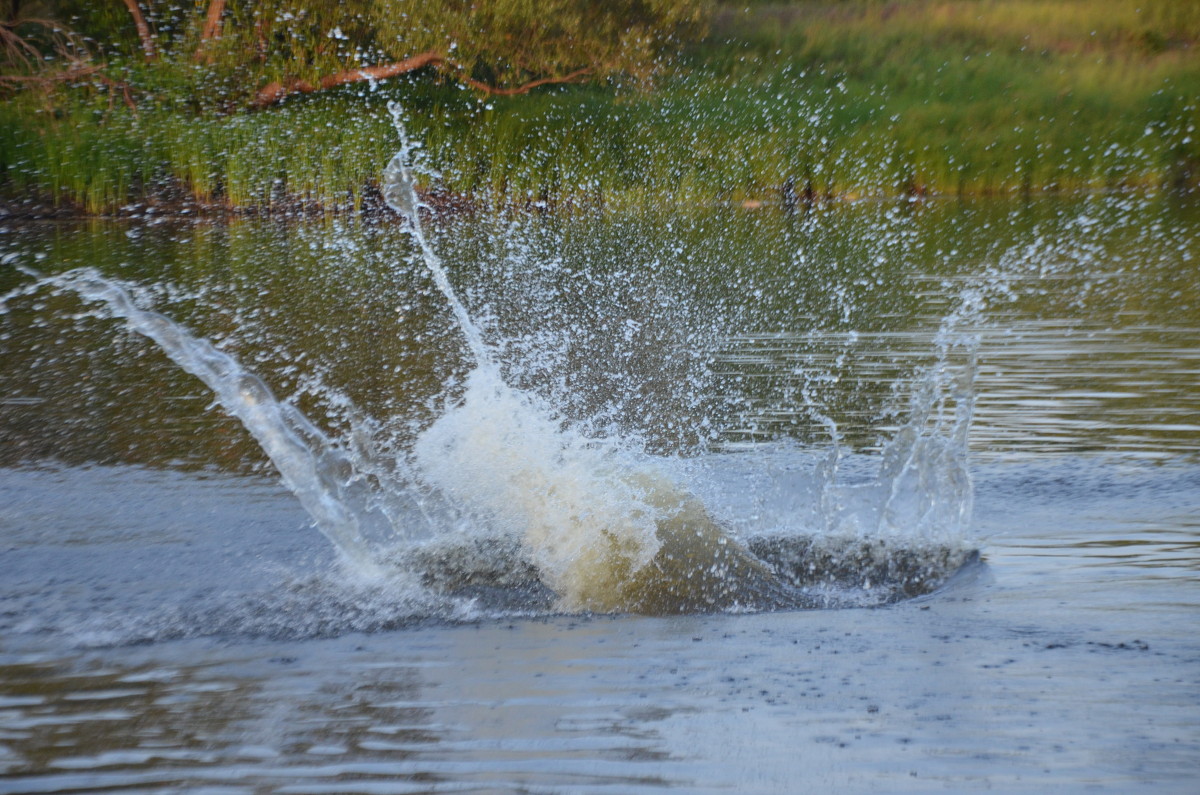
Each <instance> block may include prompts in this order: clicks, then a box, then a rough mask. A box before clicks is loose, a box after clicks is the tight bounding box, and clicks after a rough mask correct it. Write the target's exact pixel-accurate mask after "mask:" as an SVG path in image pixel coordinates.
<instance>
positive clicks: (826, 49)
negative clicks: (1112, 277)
mask: <svg viewBox="0 0 1200 795" xmlns="http://www.w3.org/2000/svg"><path fill="white" fill-rule="evenodd" d="M1198 40H1200V10H1197V9H1195V8H1191V7H1189V5H1188V4H1178V3H1169V2H1157V3H1156V2H1143V3H1132V2H1125V0H1105V1H1104V2H1099V3H1095V2H1093V3H1082V2H1065V3H1047V2H1016V1H1015V0H997V1H996V2H985V3H980V2H966V1H965V0H960V2H950V3H936V4H935V3H932V2H915V3H908V4H904V5H897V4H886V5H885V4H881V3H847V2H823V3H818V2H798V3H786V4H771V3H757V4H750V5H748V6H745V4H739V6H737V7H734V6H724V5H723V6H720V7H719V9H718V11H717V12H716V14H715V16H714V17H713V20H712V24H711V27H710V32H709V35H708V36H707V38H706V39H705V40H703V41H702V42H699V43H696V44H694V45H691V46H690V47H689V48H688V49H687V50H686V52H685V53H684V55H683V56H682V57H681V58H680V59H679V60H678V61H676V62H675V63H673V64H671V65H669V66H665V67H664V68H663V70H662V74H661V76H660V79H659V81H658V85H657V87H655V88H654V89H652V90H643V89H640V88H630V87H625V86H621V85H617V84H608V85H586V86H569V87H563V86H560V87H547V88H545V89H541V90H539V92H536V93H533V94H530V95H525V96H515V97H487V96H484V95H481V94H478V93H476V92H473V91H469V90H463V89H462V88H461V87H459V86H457V85H452V84H437V83H435V82H434V80H433V78H432V77H431V76H430V75H428V74H423V73H417V74H414V75H410V76H408V77H401V78H395V79H393V80H390V81H386V82H381V83H376V84H374V85H365V84H358V85H352V86H345V87H343V88H340V89H336V90H331V91H327V92H320V93H317V94H313V95H308V96H302V97H294V98H291V99H289V100H288V101H286V102H285V103H283V104H281V105H279V106H277V107H272V108H268V109H265V110H260V111H256V112H248V111H241V112H233V113H226V114H216V113H213V112H206V113H197V112H196V111H194V110H193V109H191V108H189V106H188V103H187V102H186V97H184V96H182V95H181V94H180V91H181V89H179V88H178V87H177V86H176V87H175V88H165V87H163V86H164V85H165V84H167V83H169V81H164V80H163V78H162V72H161V70H163V69H165V70H168V71H169V70H170V69H172V68H176V71H178V72H179V73H180V74H179V75H176V77H178V78H179V79H180V80H182V79H183V78H182V77H181V75H183V74H185V72H186V70H188V69H191V68H192V67H191V66H190V65H187V66H185V65H182V64H180V65H178V66H177V67H171V66H169V65H166V66H160V67H156V68H158V69H159V70H160V72H159V73H156V74H155V75H153V76H152V75H150V74H149V73H148V69H147V67H145V66H144V65H135V64H113V65H111V67H110V68H109V69H108V72H109V73H111V74H113V75H116V76H117V77H118V78H119V79H120V83H121V85H122V86H123V87H129V89H130V92H131V94H130V95H131V96H132V97H133V98H134V99H135V101H133V102H130V103H126V102H125V101H123V99H124V98H123V95H122V94H121V92H120V91H118V89H117V88H115V87H114V86H113V85H107V84H96V85H91V84H87V83H86V82H84V83H80V84H77V85H74V86H70V87H61V88H59V89H58V90H57V91H56V93H55V94H54V96H53V97H47V96H45V95H41V94H35V93H34V92H31V91H25V92H22V93H20V94H17V95H15V96H13V97H10V98H9V99H8V100H7V101H6V102H5V103H3V106H2V109H0V174H2V175H3V178H2V184H3V187H2V188H0V192H2V193H3V194H5V195H6V197H7V198H8V204H9V205H10V206H14V205H18V206H19V205H20V204H21V203H26V204H29V205H31V206H32V205H40V206H42V207H48V208H51V211H52V212H58V209H57V208H63V207H66V208H70V209H71V211H72V212H75V213H78V212H83V213H88V214H98V213H109V214H112V213H119V212H120V211H121V208H122V207H126V206H131V205H132V206H139V205H146V206H156V205H168V206H182V205H187V204H189V203H190V204H191V205H192V206H194V207H196V208H207V210H208V211H211V212H221V213H224V212H229V211H251V212H255V213H287V214H294V213H295V212H297V211H302V212H303V213H304V214H308V213H317V214H324V213H331V212H334V213H336V212H362V211H364V210H367V211H369V209H370V208H371V206H372V204H373V202H374V198H373V197H374V194H375V193H376V192H377V181H378V175H379V171H380V169H381V167H382V164H383V163H385V162H386V161H387V159H388V158H389V157H390V156H391V155H392V154H393V152H394V150H395V148H396V146H397V141H396V137H395V134H394V131H393V130H392V128H391V118H390V116H389V114H388V113H387V109H386V106H387V103H388V102H389V101H396V102H399V103H400V104H401V105H402V106H403V107H404V108H405V111H406V114H407V118H408V125H409V127H410V131H411V132H412V134H413V135H414V137H415V138H417V139H418V140H421V141H423V142H424V144H425V147H426V151H427V153H428V163H429V164H430V166H431V168H436V169H437V170H438V171H439V172H440V173H439V175H438V177H437V182H438V183H439V184H441V185H442V186H444V189H445V190H447V191H449V192H450V193H451V194H455V195H459V196H465V197H473V198H475V199H477V200H480V201H499V202H501V203H526V202H528V203H541V204H544V205H546V206H554V205H556V204H560V203H567V204H576V205H578V204H583V205H587V206H601V205H602V206H605V207H622V206H636V205H643V204H646V203H648V202H657V203H668V204H669V203H677V204H680V205H683V204H691V203H703V204H711V203H714V202H719V203H731V204H745V203H751V204H753V203H761V204H763V205H771V204H779V205H787V204H789V203H792V202H802V201H805V200H814V201H819V200H822V199H827V198H862V197H870V196H901V195H932V194H942V195H946V194H948V195H984V194H1013V193H1033V192H1042V191H1059V192H1067V191H1077V190H1095V189H1112V188H1128V187H1139V188H1168V189H1190V188H1193V187H1194V186H1195V185H1196V182H1197V180H1200V136H1198V135H1197V134H1196V126H1197V125H1198V124H1200V102H1197V99H1196V97H1195V91H1194V86H1196V85H1200V56H1198V55H1197V41H1198ZM122 90H124V89H122ZM426 181H427V182H429V183H431V184H432V183H433V181H434V178H433V177H432V176H429V177H427V178H426Z"/></svg>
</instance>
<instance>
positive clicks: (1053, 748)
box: [0, 197, 1200, 792]
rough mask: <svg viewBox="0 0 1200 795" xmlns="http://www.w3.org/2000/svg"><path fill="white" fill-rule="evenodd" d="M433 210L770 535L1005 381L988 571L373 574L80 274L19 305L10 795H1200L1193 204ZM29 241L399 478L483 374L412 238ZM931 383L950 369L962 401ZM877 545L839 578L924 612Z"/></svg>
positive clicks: (987, 416) (814, 515) (503, 343)
mask: <svg viewBox="0 0 1200 795" xmlns="http://www.w3.org/2000/svg"><path fill="white" fill-rule="evenodd" d="M435 237H436V238H437V239H436V241H435V242H436V244H437V245H438V247H439V250H440V251H441V252H442V256H443V258H444V260H445V261H446V262H447V264H448V266H449V268H450V270H451V277H452V279H453V280H454V282H455V285H456V286H457V287H458V289H459V291H460V293H461V294H462V295H463V297H464V299H465V303H466V304H467V306H468V309H469V310H470V311H471V313H472V315H473V316H474V317H475V318H476V319H477V320H478V321H479V322H480V324H481V326H482V327H483V329H484V332H485V337H486V338H487V339H488V340H489V341H491V342H492V343H493V344H494V345H496V347H497V350H498V351H499V358H500V360H501V361H503V362H504V363H505V367H506V377H507V379H508V380H509V381H510V382H511V383H513V384H514V385H516V386H519V387H521V388H524V389H528V390H530V391H531V392H534V393H536V394H539V395H542V396H544V397H545V399H546V400H547V401H552V402H553V404H554V405H555V406H556V407H557V408H558V409H559V410H560V411H561V418H562V421H563V422H564V423H566V424H574V425H579V426H581V427H586V428H587V429H589V430H590V432H592V433H595V434H597V435H602V434H609V435H617V436H620V437H621V438H625V439H637V440H638V445H639V446H640V447H641V448H644V449H646V450H649V451H650V452H652V453H653V454H654V455H655V456H658V457H661V458H662V460H663V461H664V466H666V467H668V468H669V469H670V471H671V472H673V473H675V474H676V476H677V477H679V478H680V479H681V480H683V481H684V482H686V483H687V484H688V485H689V488H690V489H691V490H692V491H693V492H694V493H695V494H697V495H698V496H699V497H700V498H702V499H703V500H704V502H705V504H706V505H707V506H708V508H709V509H710V510H711V511H713V512H714V514H716V515H717V516H718V517H719V518H720V519H721V520H722V521H724V522H725V523H726V524H727V525H728V526H729V527H730V528H731V531H732V532H733V533H734V534H735V536H736V537H738V538H742V539H751V540H753V539H759V540H760V542H761V540H762V539H764V538H774V537H777V534H778V533H779V532H782V531H784V530H786V531H789V532H790V531H794V530H796V529H797V528H801V529H805V530H806V532H807V531H813V532H815V529H816V528H817V525H818V524H819V521H818V519H819V518H820V515H822V514H821V513H820V511H819V510H818V508H817V507H814V503H815V502H818V501H820V499H821V497H822V495H826V496H828V494H831V493H834V492H829V491H828V490H823V488H822V486H823V484H825V483H826V481H825V480H824V478H825V475H823V474H822V470H821V467H822V464H823V462H827V461H828V460H829V459H828V454H829V450H830V449H831V448H830V445H831V442H830V429H831V428H833V427H836V432H837V434H838V436H839V438H840V440H841V445H842V451H843V452H842V458H841V461H840V463H839V469H840V474H839V476H838V477H839V478H840V482H841V483H842V484H843V487H844V488H843V489H842V490H841V491H838V492H836V495H840V496H838V499H841V500H842V501H843V502H848V503H854V501H855V500H859V499H862V500H866V499H867V497H866V496H862V495H865V494H868V493H869V492H871V488H872V487H873V485H877V484H876V481H875V480H873V478H875V477H876V475H875V473H876V471H877V467H878V465H879V462H880V459H881V457H882V455H883V453H882V452H881V451H883V450H884V449H885V448H886V447H887V445H888V443H889V441H890V440H892V439H894V438H895V434H896V433H897V429H899V428H902V427H903V426H904V423H905V422H906V421H907V420H908V418H909V417H910V412H911V406H912V405H914V400H915V402H916V404H917V405H924V406H926V407H932V409H933V414H934V415H936V413H937V411H939V410H940V411H944V412H952V411H954V410H955V408H956V406H958V405H960V404H962V403H963V401H964V398H963V396H962V394H961V392H962V391H963V390H973V394H974V395H975V402H974V409H975V416H974V420H973V423H972V426H971V435H970V459H971V464H970V471H971V475H972V479H973V481H974V486H975V489H974V492H975V493H974V507H973V512H972V521H971V523H970V526H969V528H967V529H966V530H959V531H956V532H957V536H956V538H957V539H958V540H960V541H961V542H962V545H963V547H962V548H964V549H966V548H979V549H980V550H981V551H982V560H981V561H978V562H968V563H967V565H965V566H964V567H963V568H962V569H961V570H958V571H957V573H956V574H953V576H952V577H951V578H950V580H949V581H948V582H945V583H944V584H942V586H941V587H940V588H939V589H938V590H936V591H934V592H933V593H930V594H926V595H923V596H918V597H917V598H914V599H906V600H902V601H899V602H897V603H894V604H891V605H890V606H887V607H878V608H854V609H836V610H792V611H782V612H767V613H744V612H742V613H732V614H730V613H718V614H709V615H691V616H674V617H658V618H655V617H640V616H628V615H626V616H621V615H617V616H594V615H563V614H560V613H558V612H556V611H554V610H553V609H551V608H550V607H549V605H548V604H547V603H541V606H540V607H531V605H534V604H535V602H533V601H528V600H526V601H522V599H521V598H517V597H514V593H515V594H518V595H519V594H520V593H521V589H520V588H519V587H518V588H516V589H515V590H513V589H509V590H504V589H498V590H494V591H487V590H486V589H485V590H480V591H476V592H474V594H473V595H474V596H475V597H476V598H475V600H474V601H472V600H471V599H468V598H459V599H445V598H440V597H437V596H436V595H431V594H429V593H428V592H426V591H425V590H424V589H423V588H421V587H418V586H417V585H414V584H412V583H404V584H393V585H389V586H380V585H378V584H375V585H372V584H365V583H362V582H359V581H357V580H355V579H354V578H351V577H348V576H346V574H345V572H344V571H343V570H342V569H340V568H339V567H338V565H337V558H336V555H335V552H334V550H333V548H332V546H331V545H330V544H329V542H327V541H326V540H325V538H324V537H323V536H321V535H320V534H319V533H318V532H316V531H315V530H313V529H312V528H311V526H310V520H309V518H308V517H307V515H306V514H305V513H304V512H303V510H302V509H301V508H300V507H299V504H298V503H297V502H296V500H295V499H294V498H293V497H292V495H291V494H289V493H288V492H287V491H286V490H285V489H284V488H283V487H282V486H281V485H279V483H278V480H277V478H276V477H275V476H274V473H273V471H272V469H271V465H270V463H269V462H268V461H266V459H265V457H264V456H263V455H262V453H261V451H260V450H259V449H258V447H257V445H256V444H255V443H254V441H253V439H252V438H251V437H250V436H249V435H248V434H247V433H246V432H245V431H244V429H242V428H241V427H240V425H239V424H238V423H237V422H236V421H234V420H232V419H230V418H228V417H227V416H225V415H224V414H223V413H222V412H221V411H220V410H219V409H217V408H213V407H211V406H210V404H211V402H212V397H211V395H210V394H209V393H208V391H207V389H206V388H205V387H204V386H203V385H202V384H200V382H198V381H196V380H195V379H193V378H192V377H191V376H188V375H187V374H186V373H183V372H182V371H180V370H179V369H178V368H176V367H175V366H174V365H172V364H171V363H170V362H169V361H168V360H167V359H166V357H164V356H163V355H162V353H161V352H160V351H159V350H158V349H157V348H156V347H155V346H154V345H153V344H151V343H149V342H148V341H146V340H145V339H142V338H140V337H137V336H134V335H131V334H128V333H127V332H125V331H123V330H122V328H121V327H120V325H119V324H118V323H117V322H116V321H114V320H112V319H110V318H107V317H105V316H103V313H101V312H99V311H97V310H96V309H95V308H94V307H91V306H88V305H85V304H83V303H81V302H80V301H79V300H78V299H77V298H74V297H73V296H71V295H68V294H59V293H55V292H53V291H51V290H48V289H43V290H39V291H37V292H35V293H32V294H29V295H22V296H16V297H13V298H10V299H9V300H8V301H7V302H6V304H5V306H6V311H5V312H4V313H3V314H0V465H2V467H3V468H0V791H3V792H10V791H11V792H46V791H104V790H146V791H160V792H161V791H214V792H441V791H456V792H457V791H471V792H476V791H478V792H509V791H525V792H578V791H593V790H604V791H614V792H629V791H647V790H652V789H665V788H675V789H680V790H683V791H718V790H729V791H738V792H794V791H797V790H798V789H803V790H816V791H823V790H834V789H836V790H842V791H867V790H870V791H879V790H882V791H901V790H904V791H909V790H911V791H928V790H935V789H945V790H951V791H961V790H974V789H996V790H1000V791H1031V792H1032V791H1044V790H1047V789H1049V788H1052V787H1054V788H1065V789H1067V790H1070V791H1093V790H1097V791H1112V792H1127V791H1131V790H1161V791H1169V792H1191V791H1193V788H1194V782H1195V780H1196V778H1197V776H1198V775H1200V762H1198V760H1200V641H1198V640H1197V638H1198V632H1197V630H1198V625H1197V615H1200V613H1198V612H1197V610H1198V608H1200V419H1198V418H1200V397H1197V388H1196V387H1197V385H1198V384H1200V266H1198V265H1197V258H1198V257H1200V214H1198V213H1197V208H1196V207H1195V206H1194V205H1189V204H1181V203H1178V202H1175V201H1173V200H1169V199H1159V198H1150V199H1143V198H1135V197H1091V198H1085V199H1079V200H1070V201H1065V200H1046V201H1037V202H1027V203H1020V202H1009V201H992V202H980V203H974V204H959V203H936V202H935V203H919V204H913V205H908V204H905V205H866V204H863V205H854V206H849V207H842V208H832V209H825V210H820V211H818V212H816V213H814V214H812V215H809V216H806V217H804V216H802V217H797V218H791V219H789V218H785V217H782V216H778V215H773V214H766V213H762V214H756V213H724V212H715V213H714V212H702V213H699V212H698V213H673V214H665V213H658V212H654V213H651V212H647V213H646V214H645V215H644V216H641V217H638V218H623V219H607V220H605V219H597V218H593V217H577V218H550V217H539V216H534V217H526V216H512V215H501V216H487V217H460V218H454V219H449V220H447V221H445V222H444V223H443V224H442V225H440V226H438V227H437V234H436V235H435ZM0 257H2V258H3V263H4V264H3V266H0V294H4V293H8V292H9V291H11V290H15V289H17V288H19V287H21V286H22V285H27V284H31V283H32V281H33V280H32V278H31V277H29V276H26V275H24V274H22V273H20V272H18V271H17V270H16V267H15V266H18V265H21V266H25V267H33V268H37V269H38V270H41V271H44V272H49V273H53V272H61V271H64V270H67V269H70V268H75V267H81V266H91V267H95V268H97V269H99V270H100V271H101V272H102V273H104V274H105V275H107V276H109V277H113V278H119V279H122V280H125V281H127V282H130V283H136V284H139V285H143V286H144V291H143V292H142V294H140V295H139V296H138V300H139V301H141V302H142V303H143V304H144V305H145V306H147V307H153V308H155V309H156V310H158V311H162V312H165V313H166V314H168V315H169V316H171V317H172V318H174V319H175V320H177V321H179V322H180V323H181V324H183V325H184V326H185V327H187V328H188V329H190V330H191V331H193V332H194V333H196V334H198V335H200V336H203V337H205V338H208V339H211V340H213V341H214V342H216V343H217V344H218V346H219V347H221V348H222V349H224V350H226V351H228V352H230V353H232V354H234V355H235V356H236V357H237V358H238V359H239V360H240V361H241V362H242V363H243V364H244V365H246V366H247V367H248V368H250V369H252V370H254V371H255V372H257V373H259V374H260V375H262V376H263V377H264V378H265V379H266V380H267V381H268V383H269V384H270V385H271V387H272V388H273V389H274V390H275V392H276V394H277V395H279V396H280V397H281V398H284V399H287V400H290V401H292V402H294V403H295V404H296V405H298V406H300V407H301V408H302V409H303V410H304V411H305V413H306V414H308V415H309V416H310V417H311V418H312V419H313V420H314V421H315V422H317V423H318V425H320V426H321V427H322V428H323V429H324V430H326V431H327V432H329V433H330V434H332V435H334V436H335V437H337V438H343V439H346V438H349V437H350V436H351V435H352V434H354V433H360V434H361V433H364V432H365V433H366V434H367V436H369V437H370V441H371V444H373V445H375V446H377V447H379V448H380V449H384V450H388V451H391V452H392V453H393V454H394V455H395V460H403V458H404V451H406V450H407V449H408V448H409V447H410V446H411V444H412V441H413V439H414V438H416V436H417V435H418V434H420V433H421V432H422V430H423V429H424V428H426V427H427V426H428V425H429V423H430V422H431V421H432V420H433V419H434V418H436V417H438V416H441V415H442V414H443V412H444V407H445V405H446V402H447V401H451V402H452V401H453V400H454V398H455V397H456V395H458V394H459V393H461V391H462V388H463V387H462V386H461V384H462V381H463V379H464V378H465V376H466V374H467V372H468V371H469V369H470V366H471V365H470V362H469V360H468V358H467V356H466V352H465V351H464V350H463V345H462V342H461V339H460V338H459V336H458V334H457V331H456V329H455V328H454V326H453V325H452V321H451V318H450V316H449V312H448V310H447V309H446V307H445V306H444V302H443V301H442V299H441V296H440V295H438V294H437V292H436V290H435V289H434V288H433V285H432V283H431V282H430V280H429V279H428V278H427V277H426V276H425V274H424V271H423V268H422V267H420V265H419V263H416V262H415V261H412V260H411V252H410V251H409V249H408V248H407V244H406V242H405V240H404V238H403V236H402V235H401V234H400V232H399V231H398V230H397V229H396V228H394V227H393V226H390V225H360V224H356V223H351V222H346V221H338V222H330V223H329V224H315V225H305V226H296V225H288V224H276V223H271V222H257V221H256V222H236V223H230V224H193V223H181V222H175V221H167V222H156V221H154V220H153V219H148V220H145V221H137V222H96V223H91V224H44V225H9V226H7V227H5V228H4V229H3V230H2V231H0ZM397 270H398V271H399V273H397ZM972 355H974V356H976V357H977V362H978V372H977V375H976V376H975V379H974V382H973V385H972V384H970V383H969V378H968V375H967V374H968V373H969V372H970V360H971V358H972ZM939 370H941V371H944V372H943V375H942V376H939V377H938V378H933V377H932V376H931V375H930V373H931V372H934V371H939ZM931 378H932V379H933V380H932V382H935V383H937V384H939V385H940V387H939V388H940V389H943V390H944V391H945V392H946V396H943V397H942V398H940V399H937V400H933V401H930V400H925V401H924V402H922V401H923V398H922V385H924V384H929V383H931ZM956 389H957V390H959V394H952V393H954V390H956ZM364 418H366V419H364ZM929 424H930V426H932V425H934V424H936V416H933V417H931V418H930V420H929ZM364 429H365V431H364ZM901 485H905V487H911V488H914V489H915V488H928V489H931V490H932V492H933V493H935V495H940V496H943V497H946V498H947V499H949V498H950V496H951V495H947V494H945V493H943V491H939V489H943V490H944V489H945V488H946V487H945V486H943V485H939V484H932V485H930V484H920V483H916V484H914V483H912V482H911V481H906V482H904V483H902V484H901ZM856 489H857V491H856ZM903 496H904V495H901V497H903ZM935 502H936V501H935ZM851 507H854V506H853V505H851ZM915 532H916V531H915V530H914V533H915ZM773 534H775V535H773ZM889 538H891V539H892V543H894V544H898V545H900V546H903V545H904V544H905V543H906V542H909V541H913V538H908V537H905V536H904V534H903V532H901V531H896V533H893V535H892V536H889ZM937 538H938V539H939V540H940V541H942V542H944V541H945V540H946V534H945V533H943V534H941V535H938V536H937ZM916 546H917V547H920V545H916ZM435 549H440V548H435ZM448 549H450V548H448ZM462 549H463V548H461V547H459V548H453V549H450V552H453V554H454V555H461V554H462ZM443 552H444V553H445V554H444V555H443V559H444V560H448V561H449V563H448V564H447V567H448V568H456V569H458V570H461V569H463V568H465V567H469V566H483V567H486V566H492V567H493V568H499V569H501V570H503V571H505V572H509V573H511V572H512V571H513V570H514V569H512V568H511V565H513V564H511V562H507V559H503V560H502V561H501V563H499V564H497V560H496V559H484V560H482V562H481V561H479V560H470V561H467V560H466V559H465V558H461V557H453V556H451V557H445V555H449V554H450V552H446V551H445V550H443ZM487 554H489V553H487V552H486V551H485V553H483V556H484V558H487ZM889 560H893V559H889ZM847 561H849V563H847ZM841 562H842V563H843V564H845V565H851V564H852V565H854V566H858V568H857V569H855V570H854V571H853V572H852V573H851V575H849V576H847V577H844V578H843V580H844V581H839V582H836V583H833V584H831V585H830V586H829V587H830V588H831V589H832V590H831V591H830V593H832V594H834V595H835V596H837V597H838V599H834V601H833V602H832V603H836V604H849V603H860V604H876V603H879V602H880V601H890V599H891V596H895V594H894V593H893V594H891V596H889V598H887V599H882V598H880V599H875V600H873V597H872V595H873V594H878V593H879V591H880V588H881V587H882V586H881V585H879V584H878V583H872V582H870V579H871V578H872V577H877V576H878V574H877V570H876V569H871V568H870V567H869V566H868V565H867V564H866V563H864V562H862V561H861V560H859V559H850V558H846V559H844V560H842V561H841ZM505 567H509V568H505ZM952 570H953V567H951V568H950V569H948V570H947V571H946V572H945V573H946V574H947V575H949V574H950V573H951V572H952ZM839 589H840V590H839ZM851 597H853V598H851ZM839 599H840V601H839ZM506 600H507V601H506ZM856 600H857V601H856Z"/></svg>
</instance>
